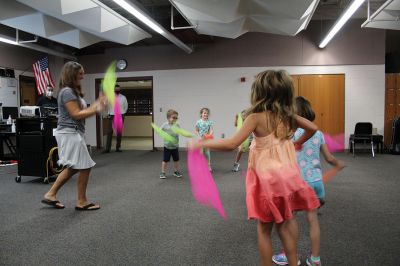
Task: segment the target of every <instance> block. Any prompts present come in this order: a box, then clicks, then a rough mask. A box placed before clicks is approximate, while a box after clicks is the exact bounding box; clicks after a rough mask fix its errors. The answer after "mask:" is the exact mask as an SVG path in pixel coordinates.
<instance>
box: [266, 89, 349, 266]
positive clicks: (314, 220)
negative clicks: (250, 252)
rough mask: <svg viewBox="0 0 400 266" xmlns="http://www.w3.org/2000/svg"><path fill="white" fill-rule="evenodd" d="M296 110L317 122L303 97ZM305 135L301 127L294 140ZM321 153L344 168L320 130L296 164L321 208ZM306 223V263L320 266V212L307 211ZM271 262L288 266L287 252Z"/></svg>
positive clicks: (307, 144) (278, 255)
mask: <svg viewBox="0 0 400 266" xmlns="http://www.w3.org/2000/svg"><path fill="white" fill-rule="evenodd" d="M296 108H297V114H298V115H299V116H301V117H304V118H306V119H308V120H310V121H314V119H315V113H314V111H313V110H312V108H311V104H310V102H309V101H308V100H306V99H305V98H304V97H301V96H299V97H296ZM303 133H304V129H302V128H298V129H297V130H296V132H295V133H294V137H293V140H294V141H296V140H297V139H298V138H299V137H300V136H301V135H302V134H303ZM320 153H322V155H323V157H324V158H325V160H326V161H327V162H328V163H329V164H330V165H332V166H333V167H335V168H336V169H337V171H340V170H342V169H343V168H344V167H345V165H344V163H343V162H342V161H339V160H337V159H336V158H335V157H334V156H333V155H332V154H331V153H330V152H329V150H328V147H327V145H326V144H325V140H324V135H323V133H322V132H321V131H317V132H316V133H315V134H314V135H313V136H312V137H311V138H310V139H309V140H307V141H306V142H305V143H304V144H303V146H302V149H301V151H299V152H297V162H298V164H299V166H300V170H301V175H302V177H303V179H304V180H305V181H307V183H308V184H309V185H310V186H311V187H312V188H313V189H314V191H315V194H316V195H317V197H318V199H319V201H320V203H321V206H322V205H323V204H324V203H325V188H324V183H323V180H322V170H321V160H320ZM307 222H308V224H309V231H310V239H311V254H310V255H309V256H308V257H307V259H306V263H307V265H308V266H321V260H320V257H319V251H320V227H319V221H318V214H317V209H315V210H311V211H308V212H307ZM272 260H273V261H274V262H275V263H276V264H278V265H287V264H288V260H287V258H286V255H285V253H284V252H281V253H279V254H277V255H274V256H272ZM299 262H300V261H299ZM299 265H300V264H299Z"/></svg>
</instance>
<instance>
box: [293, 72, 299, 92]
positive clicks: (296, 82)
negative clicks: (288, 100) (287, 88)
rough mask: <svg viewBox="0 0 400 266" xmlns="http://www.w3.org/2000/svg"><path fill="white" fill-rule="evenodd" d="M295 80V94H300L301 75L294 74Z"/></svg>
mask: <svg viewBox="0 0 400 266" xmlns="http://www.w3.org/2000/svg"><path fill="white" fill-rule="evenodd" d="M292 80H293V87H294V95H295V96H298V95H299V82H300V75H292Z"/></svg>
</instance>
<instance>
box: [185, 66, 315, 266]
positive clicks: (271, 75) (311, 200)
mask: <svg viewBox="0 0 400 266" xmlns="http://www.w3.org/2000/svg"><path fill="white" fill-rule="evenodd" d="M251 105H252V107H251V108H250V109H249V116H247V118H246V120H245V121H244V123H243V126H242V127H241V129H240V130H239V131H238V132H237V133H236V134H235V135H234V136H233V137H231V138H227V139H221V140H202V141H200V142H198V143H196V142H192V143H191V146H190V148H191V149H197V148H210V149H215V150H233V149H235V148H237V147H238V146H239V145H240V144H241V143H243V141H244V140H245V139H246V138H247V137H248V136H249V135H250V134H251V133H254V139H253V142H252V144H251V146H250V154H249V163H248V171H247V176H246V203H247V211H248V218H249V219H257V220H258V226H257V232H258V247H259V251H260V257H261V264H262V265H271V264H272V261H271V257H272V241H271V231H272V227H273V224H274V223H275V224H276V225H277V229H278V234H279V237H280V239H281V241H282V244H283V247H284V250H285V252H286V255H287V258H288V262H289V265H291V266H295V265H297V234H298V232H297V224H296V220H295V217H294V215H293V212H294V211H300V210H313V209H316V208H318V207H319V201H318V199H317V197H316V195H315V193H314V191H313V189H312V188H311V187H310V186H309V185H308V184H307V182H305V181H304V180H303V178H302V177H301V173H300V170H299V167H298V165H297V160H296V151H295V145H296V146H300V145H302V144H303V143H304V142H305V141H307V140H308V139H309V138H310V137H311V136H312V135H313V134H314V133H315V132H316V130H317V127H316V125H315V124H313V123H312V122H310V121H308V120H307V119H305V118H302V117H300V116H298V115H296V114H295V108H294V97H293V83H292V79H291V77H290V75H289V74H288V73H287V72H286V71H283V70H280V71H273V70H268V71H264V72H261V73H259V74H258V75H257V76H256V78H255V81H254V83H253V85H252V88H251ZM297 127H301V128H303V129H304V134H303V135H302V136H301V137H300V138H298V139H297V140H296V141H295V143H293V142H292V140H291V138H292V136H293V132H294V130H295V129H296V128H297Z"/></svg>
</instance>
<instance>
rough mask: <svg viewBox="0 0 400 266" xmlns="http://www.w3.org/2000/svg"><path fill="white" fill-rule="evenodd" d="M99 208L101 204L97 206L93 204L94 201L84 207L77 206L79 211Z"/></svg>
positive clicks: (76, 208)
mask: <svg viewBox="0 0 400 266" xmlns="http://www.w3.org/2000/svg"><path fill="white" fill-rule="evenodd" d="M98 209H100V206H97V205H96V204H93V203H89V204H87V205H85V206H82V207H79V206H75V210H77V211H95V210H98Z"/></svg>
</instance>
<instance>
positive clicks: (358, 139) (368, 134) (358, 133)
mask: <svg viewBox="0 0 400 266" xmlns="http://www.w3.org/2000/svg"><path fill="white" fill-rule="evenodd" d="M367 142H369V143H371V151H372V157H375V152H374V140H373V136H372V123H370V122H358V123H357V124H356V127H355V129H354V134H351V135H350V138H349V143H350V145H351V150H353V157H354V156H355V147H356V143H364V144H366V143H367Z"/></svg>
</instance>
